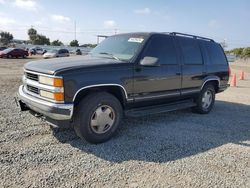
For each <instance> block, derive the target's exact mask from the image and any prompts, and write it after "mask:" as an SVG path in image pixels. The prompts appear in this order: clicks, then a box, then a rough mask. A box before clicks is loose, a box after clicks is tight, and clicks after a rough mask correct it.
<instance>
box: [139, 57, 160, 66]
mask: <svg viewBox="0 0 250 188" xmlns="http://www.w3.org/2000/svg"><path fill="white" fill-rule="evenodd" d="M140 65H142V66H147V67H158V66H160V64H159V59H158V58H156V57H149V56H146V57H144V58H143V59H142V60H141V61H140Z"/></svg>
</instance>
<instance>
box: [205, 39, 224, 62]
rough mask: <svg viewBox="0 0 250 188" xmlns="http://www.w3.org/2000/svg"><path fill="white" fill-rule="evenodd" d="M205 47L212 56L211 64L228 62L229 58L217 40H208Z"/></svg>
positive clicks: (210, 56)
mask: <svg viewBox="0 0 250 188" xmlns="http://www.w3.org/2000/svg"><path fill="white" fill-rule="evenodd" d="M205 47H206V49H207V52H208V56H209V58H210V61H209V63H210V64H226V63H227V60H226V57H225V55H224V52H223V50H222V48H221V46H220V45H219V44H217V43H215V42H206V43H205Z"/></svg>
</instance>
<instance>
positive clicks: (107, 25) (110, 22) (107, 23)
mask: <svg viewBox="0 0 250 188" xmlns="http://www.w3.org/2000/svg"><path fill="white" fill-rule="evenodd" d="M103 25H104V28H106V29H110V28H114V27H115V26H116V23H115V21H114V20H106V21H104V22H103Z"/></svg>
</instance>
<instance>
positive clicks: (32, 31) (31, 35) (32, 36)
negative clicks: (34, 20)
mask: <svg viewBox="0 0 250 188" xmlns="http://www.w3.org/2000/svg"><path fill="white" fill-rule="evenodd" d="M28 35H29V38H30V41H31V42H32V43H33V41H34V40H35V39H36V37H37V31H36V30H35V29H33V28H30V29H29V30H28Z"/></svg>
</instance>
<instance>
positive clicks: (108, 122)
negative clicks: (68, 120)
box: [74, 92, 123, 144]
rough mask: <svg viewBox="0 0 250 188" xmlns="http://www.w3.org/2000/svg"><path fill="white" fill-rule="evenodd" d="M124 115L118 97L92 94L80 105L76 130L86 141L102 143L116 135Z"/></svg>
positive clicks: (76, 118)
mask: <svg viewBox="0 0 250 188" xmlns="http://www.w3.org/2000/svg"><path fill="white" fill-rule="evenodd" d="M122 115H123V112H122V107H121V104H120V102H119V100H118V99H117V98H116V97H114V96H113V95H111V94H109V93H106V92H100V93H92V94H89V95H88V96H86V97H85V98H84V99H83V100H82V101H81V102H80V103H79V105H78V108H77V110H76V114H75V121H74V129H75V132H76V134H77V135H78V136H79V137H81V138H83V139H85V140H86V141H88V142H90V143H95V144H97V143H102V142H105V141H107V140H109V139H110V138H111V137H112V136H113V135H114V134H115V132H116V130H117V128H118V126H119V124H120V121H121V119H122Z"/></svg>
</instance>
